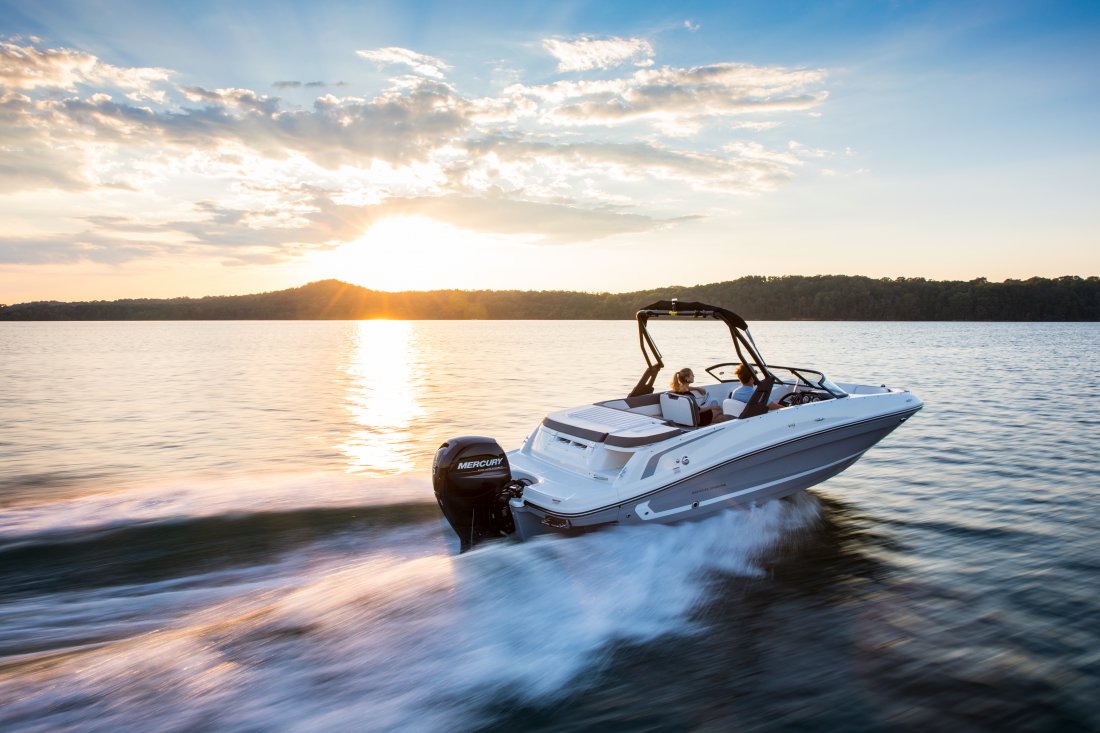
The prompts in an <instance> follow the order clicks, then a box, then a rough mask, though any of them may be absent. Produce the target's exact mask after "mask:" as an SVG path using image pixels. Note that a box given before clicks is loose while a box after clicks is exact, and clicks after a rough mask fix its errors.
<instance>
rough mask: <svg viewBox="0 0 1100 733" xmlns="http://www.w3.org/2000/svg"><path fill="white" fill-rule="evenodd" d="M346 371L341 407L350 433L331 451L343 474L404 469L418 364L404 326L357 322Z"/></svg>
mask: <svg viewBox="0 0 1100 733" xmlns="http://www.w3.org/2000/svg"><path fill="white" fill-rule="evenodd" d="M355 325H356V332H355V340H356V343H355V346H354V348H353V350H352V352H351V358H350V360H349V363H348V366H347V374H348V377H350V382H349V384H348V388H347V407H348V410H349V411H350V413H351V417H352V421H353V422H354V424H355V425H356V429H354V430H352V431H351V432H350V433H349V434H348V435H347V436H346V438H345V439H344V441H343V442H342V443H340V444H339V445H338V446H337V447H338V448H339V449H340V451H341V452H343V453H344V455H345V456H347V459H348V465H347V469H346V470H347V472H348V473H367V474H388V473H398V472H401V471H406V470H409V469H411V468H412V467H413V459H412V456H411V454H410V453H409V452H408V450H407V447H408V446H409V445H412V444H413V436H412V432H411V427H412V425H413V423H414V421H415V420H416V419H417V418H418V417H420V416H421V415H422V414H423V409H422V407H421V405H420V402H419V400H418V395H417V389H416V382H415V378H414V375H415V373H416V372H417V371H418V365H419V360H418V359H417V358H416V353H415V352H416V349H415V346H414V345H413V343H412V339H411V338H410V336H411V332H412V324H411V323H409V322H408V321H360V322H358V323H356V324H355Z"/></svg>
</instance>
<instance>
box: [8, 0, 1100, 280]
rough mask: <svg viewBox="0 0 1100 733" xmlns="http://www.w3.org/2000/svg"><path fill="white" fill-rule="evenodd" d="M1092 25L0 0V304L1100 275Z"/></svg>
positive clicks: (808, 12)
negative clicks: (785, 278) (316, 290)
mask: <svg viewBox="0 0 1100 733" xmlns="http://www.w3.org/2000/svg"><path fill="white" fill-rule="evenodd" d="M1098 21H1100V4H1097V3H1038V2H1034V3H1031V2H1019V3H1013V2H989V3H959V2H942V3H937V2H932V3H928V2H893V3H890V2H832V3H813V4H812V3H793V2H792V3H783V2H754V3H737V2H729V3H690V2H689V3H661V4H657V3H649V4H638V3H612V2H600V3H595V2H593V3H550V4H547V3H520V2H509V3H454V2H450V3H404V2H403V3H351V2H344V3H326V2H317V3H307V2H231V3H226V2H174V3H157V2H132V3H123V2H109V1H106V2H88V1H85V2H49V1H43V2H36V3H26V2H23V3H11V2H0V33H2V34H3V35H0V41H2V42H3V44H4V45H3V53H2V54H0V64H2V65H0V100H2V101H0V127H2V128H3V139H4V140H5V143H3V144H0V221H2V223H3V225H4V226H3V230H2V232H0V302H19V301H24V300H34V299H54V298H56V299H76V298H116V297H131V296H176V295H206V294H219V293H244V292H255V291H259V290H270V289H278V288H282V287H291V286H295V285H299V284H302V283H304V282H307V281H309V280H314V279H320V278H323V277H339V278H341V279H345V280H349V281H352V282H356V283H359V284H363V285H367V286H369V287H376V288H380V289H429V288H441V287H459V288H523V289H557V288H563V289H580V290H612V291H622V290H633V289H640V288H648V287H655V286H660V285H667V284H674V283H675V284H694V283H702V282H714V281H720V280H728V279H734V278H737V277H741V276H743V275H750V274H762V275H784V274H825V273H830V274H861V275H868V276H872V277H901V276H905V277H928V278H935V279H971V278H974V277H988V278H989V279H992V280H1002V279H1005V278H1027V277H1031V276H1035V275H1039V276H1047V277H1053V276H1060V275H1066V274H1074V275H1085V276H1087V275H1096V274H1100V246H1098V245H1100V242H1098V239H1100V236H1098V233H1100V214H1098V213H1097V212H1098V210H1100V206H1097V205H1096V201H1097V199H1098V194H1100V174H1098V172H1097V171H1100V145H1098V143H1097V139H1096V138H1097V134H1096V131H1097V130H1098V129H1100V114H1098V112H1100V73H1098V72H1100V22H1098Z"/></svg>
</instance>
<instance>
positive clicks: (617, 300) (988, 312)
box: [0, 275, 1100, 321]
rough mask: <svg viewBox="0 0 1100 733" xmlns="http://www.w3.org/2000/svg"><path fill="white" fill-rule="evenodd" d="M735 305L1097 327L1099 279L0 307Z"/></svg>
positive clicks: (333, 309) (10, 311) (443, 310)
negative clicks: (1084, 323)
mask: <svg viewBox="0 0 1100 733" xmlns="http://www.w3.org/2000/svg"><path fill="white" fill-rule="evenodd" d="M674 297H675V298H679V299H680V300H682V301H691V300H696V301H702V302H704V303H710V304H712V305H716V306H721V307H724V308H728V309H729V310H732V311H734V312H736V313H738V314H739V315H741V316H742V317H743V318H745V319H746V320H749V321H754V320H774V321H784V320H823V321H834V320H835V321H1097V320H1100V278H1097V277H1088V278H1083V277H1076V276H1066V277H1059V278H1039V277H1033V278H1030V279H1028V280H1006V281H1004V282H989V281H987V280H986V279H985V278H978V279H976V280H969V281H951V280H926V279H924V278H896V279H889V278H882V279H873V278H868V277H860V276H849V275H817V276H812V277H807V276H799V275H788V276H782V277H761V276H752V277H743V278H740V279H738V280H731V281H727V282H720V283H711V284H708V285H695V286H678V285H673V286H668V287H663V288H657V289H653V290H641V291H636V292H632V293H583V292H573V291H564V290H543V291H524V290H429V291H409V292H399V293H390V292H384V291H379V290H370V289H367V288H363V287H359V286H357V285H350V284H348V283H344V282H341V281H339V280H322V281H319V282H314V283H310V284H308V285H303V286H302V287H299V288H292V289H289V290H280V291H276V292H269V293H258V294H254V295H233V296H210V297H205V298H171V299H149V298H140V299H125V300H113V301H103V300H100V301H91V302H73V303H66V302H58V301H44V302H34V303H20V304H16V305H8V306H0V320H7V321H21V320H22V321H137V320H299V319H303V320H325V319H364V318H397V319H445V320H449V319H475V318H476V319H619V318H633V316H634V313H635V311H637V310H638V308H641V307H642V306H645V305H648V304H649V303H651V302H654V301H657V300H666V299H669V298H674Z"/></svg>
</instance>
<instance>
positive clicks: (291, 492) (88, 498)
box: [0, 473, 432, 542]
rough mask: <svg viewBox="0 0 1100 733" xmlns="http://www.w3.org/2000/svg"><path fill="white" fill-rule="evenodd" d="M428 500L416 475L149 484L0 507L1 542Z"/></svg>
mask: <svg viewBox="0 0 1100 733" xmlns="http://www.w3.org/2000/svg"><path fill="white" fill-rule="evenodd" d="M431 495H432V494H431V484H430V482H429V481H427V480H425V479H424V478H423V477H422V476H419V475H413V474H406V475H403V476H388V477H370V478H364V477H353V476H349V475H344V474H335V473H313V474H293V475H272V476H264V477H261V478H259V479H256V478H252V479H232V480H229V479H227V480H221V481H217V482H213V481H208V482H200V481H194V482H191V483H187V484H175V485H168V486H165V485H150V486H145V487H141V488H133V489H126V490H122V491H115V492H103V493H96V494H88V495H85V496H80V497H75V498H67V499H64V500H61V501H47V502H42V503H34V504H22V505H18V506H13V507H7V508H5V509H0V528H3V529H2V531H0V542H3V541H11V540H15V539H19V538H23V537H28V536H32V535H36V534H50V533H74V532H82V531H88V530H92V529H100V528H102V529H108V528H118V527H123V526H128V525H133V524H139V523H147V522H158V521H172V520H183V519H188V520H189V519H194V518H196V517H211V516H218V515H227V514H252V513H258V512H286V511H293V510H296V509H311V508H336V507H352V506H382V505H386V504H392V503H395V502H399V501H421V502H422V501H425V497H431Z"/></svg>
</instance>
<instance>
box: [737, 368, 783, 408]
mask: <svg viewBox="0 0 1100 733" xmlns="http://www.w3.org/2000/svg"><path fill="white" fill-rule="evenodd" d="M734 374H736V375H737V380H738V381H739V382H741V386H740V387H738V388H737V389H735V390H733V393H732V394H731V395H730V398H731V399H735V400H740V401H741V402H744V403H745V404H748V402H749V400H750V399H752V393H753V392H755V391H756V375H755V374H753V372H752V369H751V368H750V367H749V365H748V364H739V365H738V367H737V370H736V371H735V372H734ZM780 407H782V405H780V404H779V403H778V402H769V403H768V409H769V410H778V409H779V408H780Z"/></svg>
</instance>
